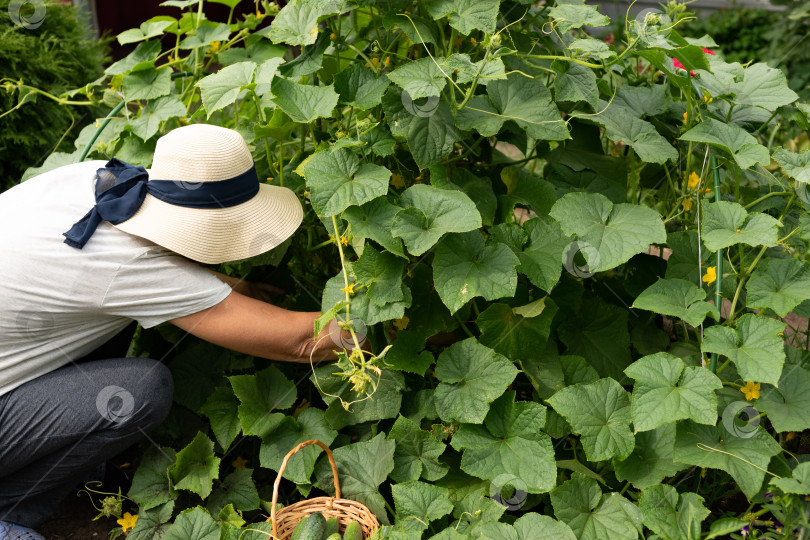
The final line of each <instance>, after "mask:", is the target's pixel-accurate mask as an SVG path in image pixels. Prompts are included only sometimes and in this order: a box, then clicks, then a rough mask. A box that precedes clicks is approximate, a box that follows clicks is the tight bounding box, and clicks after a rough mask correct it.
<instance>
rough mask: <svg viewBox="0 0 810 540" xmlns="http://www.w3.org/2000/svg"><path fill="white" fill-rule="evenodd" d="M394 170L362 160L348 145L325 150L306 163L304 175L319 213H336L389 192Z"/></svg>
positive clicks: (324, 214) (330, 214)
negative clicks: (389, 180)
mask: <svg viewBox="0 0 810 540" xmlns="http://www.w3.org/2000/svg"><path fill="white" fill-rule="evenodd" d="M390 177H391V171H389V170H388V169H386V168H385V167H383V166H381V165H375V164H374V163H363V164H362V165H361V164H360V160H359V159H358V158H357V156H356V155H355V154H354V153H353V152H352V151H351V150H349V149H348V148H340V149H338V150H336V151H334V152H332V151H330V150H322V151H320V152H318V153H316V154H314V155H313V156H312V157H311V158H310V159H309V160H307V162H306V163H304V178H306V182H307V187H309V188H310V189H311V190H312V191H311V201H312V207H313V208H314V209H315V211H316V212H318V214H320V215H323V216H333V215H335V214H339V213H340V212H342V211H343V210H345V209H346V208H348V207H349V206H352V205H361V204H363V203H366V202H369V201H371V200H372V199H375V198H377V197H380V196H381V195H385V194H386V193H387V192H388V179H389V178H390Z"/></svg>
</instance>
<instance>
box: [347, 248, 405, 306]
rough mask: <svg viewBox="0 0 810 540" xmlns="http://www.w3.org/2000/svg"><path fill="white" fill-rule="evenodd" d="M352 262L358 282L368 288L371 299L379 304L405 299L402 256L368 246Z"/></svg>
mask: <svg viewBox="0 0 810 540" xmlns="http://www.w3.org/2000/svg"><path fill="white" fill-rule="evenodd" d="M351 264H352V270H354V274H355V276H357V279H358V283H359V284H361V285H362V286H364V287H365V288H366V294H367V295H368V297H369V299H370V300H371V301H372V302H374V303H375V304H377V305H378V306H384V305H385V304H387V303H389V302H400V301H402V300H404V299H405V295H404V294H403V292H402V287H401V283H402V273H403V272H404V270H405V261H403V260H402V259H401V258H399V257H396V256H394V255H392V254H390V253H387V252H385V251H383V252H379V251H377V250H376V249H374V248H373V247H371V246H366V247H365V248H364V249H363V254H362V255H361V256H360V258H359V259H357V261H355V262H353V263H351Z"/></svg>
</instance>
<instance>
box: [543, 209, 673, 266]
mask: <svg viewBox="0 0 810 540" xmlns="http://www.w3.org/2000/svg"><path fill="white" fill-rule="evenodd" d="M550 214H551V217H553V218H554V219H556V220H557V221H558V222H559V223H560V226H561V227H562V230H563V232H564V233H565V234H566V235H568V236H570V235H574V234H575V235H577V239H578V249H579V250H580V251H581V252H582V254H583V256H584V257H585V260H586V261H587V263H588V270H589V272H601V271H603V270H610V269H611V268H615V267H616V266H619V265H620V264H622V263H625V262H627V261H628V260H630V257H632V256H633V255H636V254H638V253H643V252H645V251H647V250H648V249H649V247H650V244H662V243H664V242H666V239H667V235H666V231H665V230H664V222H663V221H662V220H661V216H660V215H659V214H658V212H656V211H655V210H653V209H652V208H649V207H647V206H639V205H636V204H626V203H622V204H615V205H614V204H613V203H612V202H610V200H609V199H608V198H607V197H605V196H604V195H601V194H598V193H567V194H565V195H563V196H562V198H561V199H559V200H558V201H557V202H556V203H554V206H553V207H552V208H551V212H550Z"/></svg>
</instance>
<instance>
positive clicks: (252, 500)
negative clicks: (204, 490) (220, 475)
mask: <svg viewBox="0 0 810 540" xmlns="http://www.w3.org/2000/svg"><path fill="white" fill-rule="evenodd" d="M288 451H289V450H288ZM206 503H207V504H206V505H207V507H208V511H209V512H211V513H212V514H213V515H217V514H219V513H220V512H221V511H222V509H223V508H225V507H226V506H228V505H232V507H233V508H235V509H237V510H241V511H248V510H255V509H257V508H258V507H259V492H258V491H257V490H256V485H255V484H254V483H253V470H252V469H236V470H234V471H233V472H232V473H231V474H229V475H228V476H227V477H226V478H225V479H224V480H223V481H222V482H220V484H219V486H217V488H216V489H215V490H214V491H213V493H211V496H210V497H208V500H207V501H206Z"/></svg>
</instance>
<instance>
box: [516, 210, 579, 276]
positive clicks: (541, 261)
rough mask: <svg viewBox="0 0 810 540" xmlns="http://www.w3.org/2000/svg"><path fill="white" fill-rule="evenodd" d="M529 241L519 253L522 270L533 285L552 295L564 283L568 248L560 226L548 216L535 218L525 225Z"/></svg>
mask: <svg viewBox="0 0 810 540" xmlns="http://www.w3.org/2000/svg"><path fill="white" fill-rule="evenodd" d="M523 228H524V230H525V231H526V234H527V235H528V239H529V242H528V244H527V245H526V247H525V248H524V249H523V251H522V252H520V253H518V258H519V259H520V266H519V267H518V271H519V272H520V273H521V274H525V275H526V277H528V278H529V281H531V282H532V284H533V285H535V286H536V287H539V288H541V289H543V290H544V291H546V292H551V289H553V288H554V286H555V285H556V284H557V282H558V281H559V280H560V274H561V273H562V262H563V259H562V256H563V251H564V250H565V247H566V246H567V245H568V238H567V237H566V236H565V235H564V234H563V232H562V229H561V228H560V224H559V223H557V222H556V221H554V220H553V219H550V218H548V217H540V218H533V219H530V220H529V221H527V222H526V223H524V224H523Z"/></svg>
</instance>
